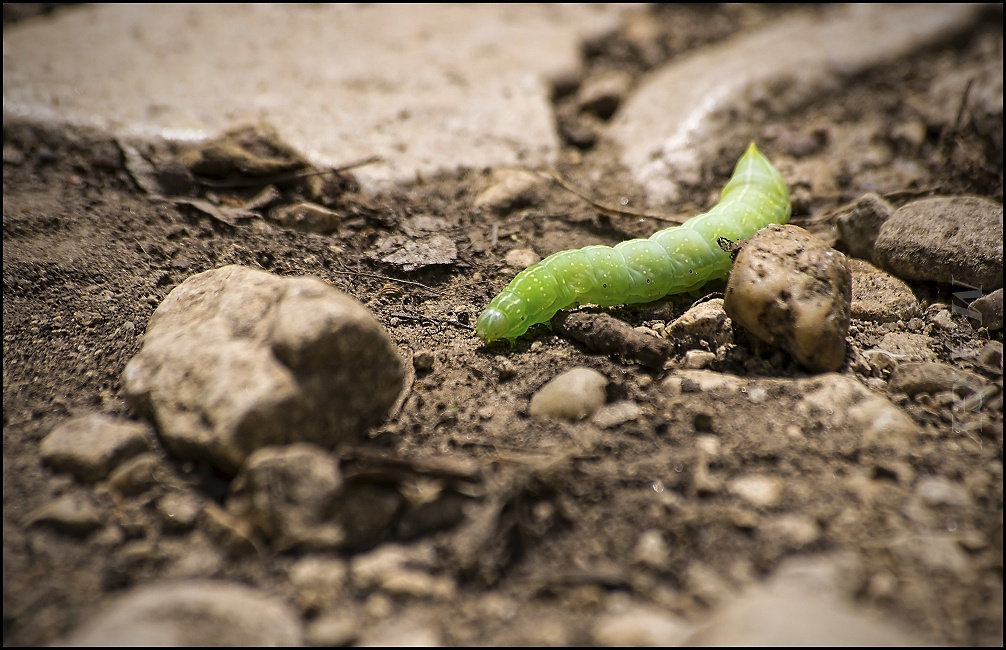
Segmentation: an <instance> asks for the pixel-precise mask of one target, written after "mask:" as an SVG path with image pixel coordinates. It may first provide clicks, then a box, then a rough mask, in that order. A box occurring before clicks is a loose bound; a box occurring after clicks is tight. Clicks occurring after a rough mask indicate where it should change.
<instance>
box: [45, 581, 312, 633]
mask: <svg viewBox="0 0 1006 650" xmlns="http://www.w3.org/2000/svg"><path fill="white" fill-rule="evenodd" d="M301 642H302V631H301V623H300V618H299V617H298V616H297V614H296V613H295V612H294V611H293V610H292V609H290V608H289V607H288V606H287V605H285V604H284V603H282V602H280V601H278V600H276V599H274V598H272V597H271V596H267V595H266V594H264V593H262V592H259V591H257V590H255V589H251V588H249V587H246V586H244V585H240V584H235V583H227V582H213V581H183V582H167V583H159V584H153V585H149V586H146V587H141V588H139V589H137V590H135V591H132V592H130V593H128V594H126V595H125V596H123V597H122V598H121V599H120V600H119V601H118V602H116V603H114V604H113V605H111V606H110V607H109V608H108V609H106V610H105V611H104V612H102V613H100V614H99V615H98V617H97V618H96V619H94V620H93V621H91V622H90V623H88V624H86V625H85V626H84V627H82V628H81V629H79V630H77V631H76V632H74V633H73V634H71V635H70V637H69V638H67V639H66V640H65V641H64V645H70V646H97V647H105V646H131V645H132V646H157V645H161V646H165V645H174V646H202V645H225V646H227V645H229V646H250V645H254V646H295V645H300V644H301Z"/></svg>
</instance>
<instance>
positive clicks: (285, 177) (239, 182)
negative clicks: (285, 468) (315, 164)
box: [196, 155, 384, 189]
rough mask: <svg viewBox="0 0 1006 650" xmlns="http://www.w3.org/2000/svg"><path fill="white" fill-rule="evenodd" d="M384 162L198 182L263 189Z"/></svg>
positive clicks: (370, 160) (362, 161)
mask: <svg viewBox="0 0 1006 650" xmlns="http://www.w3.org/2000/svg"><path fill="white" fill-rule="evenodd" d="M382 160H384V158H382V157H381V156H377V155H374V156H367V157H366V158H361V159H360V160H354V161H353V162H349V163H346V164H345V165H339V166H338V167H330V168H327V169H298V170H296V171H292V172H285V173H283V174H274V175H272V176H261V177H258V178H249V177H244V176H243V177H241V178H231V179H225V180H213V179H209V178H197V179H196V182H197V183H199V184H200V185H203V186H204V187H213V188H216V189H238V188H243V187H261V186H263V185H273V184H275V183H286V182H288V181H295V180H300V179H302V178H308V177H310V176H322V175H324V174H338V173H340V172H345V171H349V170H350V169H356V168H357V167H363V166H364V165H370V164H373V163H376V162H380V161H382Z"/></svg>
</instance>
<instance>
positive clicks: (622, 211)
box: [538, 169, 688, 223]
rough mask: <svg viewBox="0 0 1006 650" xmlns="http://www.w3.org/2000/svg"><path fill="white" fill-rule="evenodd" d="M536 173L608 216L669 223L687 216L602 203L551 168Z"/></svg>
mask: <svg viewBox="0 0 1006 650" xmlns="http://www.w3.org/2000/svg"><path fill="white" fill-rule="evenodd" d="M538 173H539V174H541V175H543V176H545V177H546V178H548V179H550V180H552V181H555V182H556V183H558V184H559V185H560V186H561V187H562V188H563V189H565V190H566V191H568V192H572V193H573V194H575V195H577V196H578V197H580V198H581V199H583V200H584V201H586V202H587V203H589V204H591V205H592V206H594V207H595V208H597V209H598V210H600V211H601V212H602V213H603V214H606V215H608V216H616V217H643V218H646V219H656V220H657V221H667V222H669V223H684V222H685V221H687V219H688V217H686V216H682V215H667V214H663V213H660V212H643V211H638V210H630V209H628V208H620V207H617V206H614V205H611V204H608V203H602V202H600V201H598V200H597V199H594V198H592V197H590V196H588V195H587V194H586V193H585V192H584V191H582V190H581V189H580V188H578V187H577V186H575V185H573V183H571V182H570V181H568V180H566V179H565V178H564V177H563V176H562V175H561V174H559V172H557V171H554V170H551V169H541V170H538Z"/></svg>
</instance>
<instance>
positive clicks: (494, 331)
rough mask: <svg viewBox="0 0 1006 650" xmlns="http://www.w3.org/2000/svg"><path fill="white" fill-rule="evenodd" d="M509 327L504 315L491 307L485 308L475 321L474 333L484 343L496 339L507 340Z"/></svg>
mask: <svg viewBox="0 0 1006 650" xmlns="http://www.w3.org/2000/svg"><path fill="white" fill-rule="evenodd" d="M510 330H511V326H510V324H509V323H508V322H507V318H506V314H504V313H503V312H501V311H500V310H498V309H495V308H493V307H487V308H486V309H485V310H483V312H482V313H481V314H479V318H478V320H477V321H475V333H476V334H478V337H479V338H480V339H482V340H483V341H485V342H486V343H491V342H492V341H496V340H498V339H502V338H507V334H509V333H510Z"/></svg>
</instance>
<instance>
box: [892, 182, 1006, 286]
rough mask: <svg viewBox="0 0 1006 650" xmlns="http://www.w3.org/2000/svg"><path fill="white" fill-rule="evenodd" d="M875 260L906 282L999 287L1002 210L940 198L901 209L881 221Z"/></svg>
mask: <svg viewBox="0 0 1006 650" xmlns="http://www.w3.org/2000/svg"><path fill="white" fill-rule="evenodd" d="M873 260H874V261H875V262H876V263H877V264H878V265H879V266H881V267H882V268H884V269H887V270H888V271H890V272H891V273H893V274H895V275H897V276H898V277H900V278H904V279H906V280H928V281H933V282H942V283H944V284H955V285H965V286H968V287H978V288H980V289H982V290H983V291H989V290H992V289H998V288H1000V287H1002V285H1003V206H1002V204H1001V203H997V202H995V201H992V200H989V199H986V198H983V197H978V196H942V197H933V198H928V199H920V200H918V201H913V202H911V203H909V204H907V205H904V206H902V207H901V208H899V209H898V210H896V211H895V213H894V214H893V215H891V218H890V219H888V220H887V221H885V222H884V225H883V226H882V227H881V229H880V235H879V236H878V237H877V243H876V247H875V248H874V251H873Z"/></svg>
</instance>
